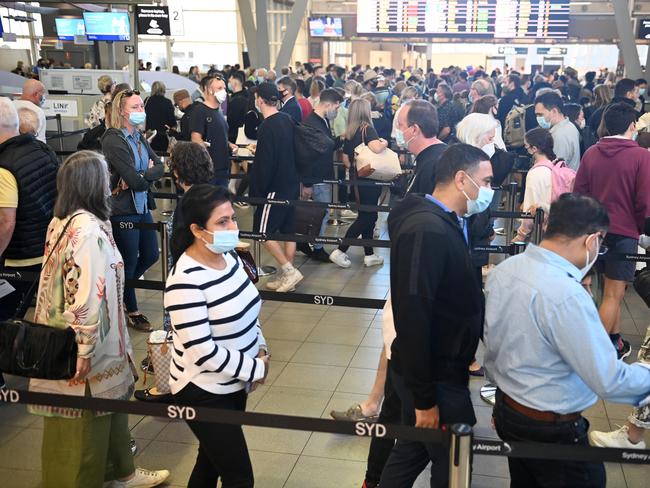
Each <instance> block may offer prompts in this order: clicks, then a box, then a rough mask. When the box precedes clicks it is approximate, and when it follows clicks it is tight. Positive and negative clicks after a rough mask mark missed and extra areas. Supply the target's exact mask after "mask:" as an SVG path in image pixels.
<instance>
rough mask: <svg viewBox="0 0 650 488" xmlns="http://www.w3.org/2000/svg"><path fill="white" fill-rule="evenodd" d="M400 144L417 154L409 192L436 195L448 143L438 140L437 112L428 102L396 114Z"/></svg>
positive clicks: (409, 105) (410, 104) (410, 105)
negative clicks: (438, 167)
mask: <svg viewBox="0 0 650 488" xmlns="http://www.w3.org/2000/svg"><path fill="white" fill-rule="evenodd" d="M397 131H398V135H397V141H398V144H400V145H401V146H402V147H403V148H404V149H407V150H409V151H411V152H412V153H413V154H414V155H415V175H414V176H413V180H412V181H411V184H410V185H409V187H408V189H407V191H408V192H409V193H423V194H425V195H426V194H430V193H433V188H434V187H435V186H436V183H435V173H434V170H435V166H436V163H437V162H438V160H439V159H440V155H441V154H442V153H443V152H444V151H445V149H447V144H445V143H444V142H442V141H441V140H440V139H438V137H437V135H438V111H437V110H436V107H434V106H433V104H432V103H431V102H428V101H427V100H412V101H410V102H407V103H406V104H405V105H403V106H402V107H401V108H400V109H399V110H398V112H397Z"/></svg>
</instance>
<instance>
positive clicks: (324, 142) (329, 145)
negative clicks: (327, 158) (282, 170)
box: [293, 122, 336, 177]
mask: <svg viewBox="0 0 650 488" xmlns="http://www.w3.org/2000/svg"><path fill="white" fill-rule="evenodd" d="M335 145H336V143H335V142H334V141H333V140H332V138H331V137H330V136H329V135H328V134H327V133H325V132H323V131H322V130H319V129H317V128H316V127H312V126H311V125H308V124H303V123H301V122H298V123H296V127H295V129H294V140H293V147H294V153H295V159H296V171H297V172H298V175H300V176H301V177H310V176H312V165H313V164H314V161H317V160H318V159H319V158H320V157H321V156H322V155H323V154H328V153H329V154H331V153H332V151H334V146H335Z"/></svg>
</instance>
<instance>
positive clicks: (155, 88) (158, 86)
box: [151, 81, 167, 97]
mask: <svg viewBox="0 0 650 488" xmlns="http://www.w3.org/2000/svg"><path fill="white" fill-rule="evenodd" d="M166 91H167V87H166V86H165V84H164V83H163V82H162V81H154V82H153V84H152V85H151V96H153V95H162V96H163V97H164V96H165V92H166Z"/></svg>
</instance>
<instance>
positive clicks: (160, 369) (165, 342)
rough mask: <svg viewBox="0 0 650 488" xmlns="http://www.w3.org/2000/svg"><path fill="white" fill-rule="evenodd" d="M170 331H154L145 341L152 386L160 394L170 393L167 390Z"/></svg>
mask: <svg viewBox="0 0 650 488" xmlns="http://www.w3.org/2000/svg"><path fill="white" fill-rule="evenodd" d="M172 347H173V340H172V331H171V330H170V331H169V332H166V331H164V330H155V331H153V332H152V333H151V334H149V339H148V340H147V355H148V357H149V364H153V371H154V384H155V386H156V390H158V393H160V394H167V393H170V391H171V390H170V389H169V365H170V364H171V360H172ZM144 381H145V383H146V382H147V371H146V370H145V373H144Z"/></svg>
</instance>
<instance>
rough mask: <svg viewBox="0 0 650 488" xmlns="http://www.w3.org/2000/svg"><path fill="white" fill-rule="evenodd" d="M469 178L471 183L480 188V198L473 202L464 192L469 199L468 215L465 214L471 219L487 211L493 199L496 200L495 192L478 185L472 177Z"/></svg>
mask: <svg viewBox="0 0 650 488" xmlns="http://www.w3.org/2000/svg"><path fill="white" fill-rule="evenodd" d="M467 177H468V178H469V181H471V182H472V183H473V184H474V186H475V187H476V188H478V196H477V197H476V200H472V199H471V198H470V197H469V196H468V195H467V193H465V191H464V190H463V195H465V198H467V213H466V214H465V217H470V216H472V215H475V214H479V213H481V212H483V211H485V210H487V208H488V207H489V206H490V204H491V203H492V198H494V190H493V189H492V188H489V187H487V186H479V185H477V184H476V182H475V181H474V180H473V179H472V177H471V176H470V175H467Z"/></svg>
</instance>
